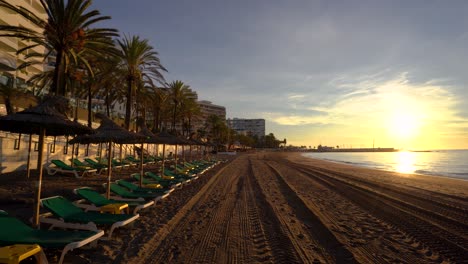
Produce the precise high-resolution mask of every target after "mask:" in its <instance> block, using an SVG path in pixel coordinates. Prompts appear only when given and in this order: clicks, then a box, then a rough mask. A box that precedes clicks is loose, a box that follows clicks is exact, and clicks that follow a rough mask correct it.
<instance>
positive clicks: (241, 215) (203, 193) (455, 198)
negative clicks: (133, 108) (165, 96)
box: [0, 152, 468, 263]
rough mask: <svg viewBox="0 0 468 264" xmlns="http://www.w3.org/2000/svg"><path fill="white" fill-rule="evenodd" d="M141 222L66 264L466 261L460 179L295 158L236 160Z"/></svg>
mask: <svg viewBox="0 0 468 264" xmlns="http://www.w3.org/2000/svg"><path fill="white" fill-rule="evenodd" d="M148 169H150V168H148ZM127 175H128V172H123V173H118V174H117V175H116V179H118V178H125V177H128V176H127ZM3 176H5V175H1V176H0V182H1V183H0V201H2V202H1V203H0V209H2V208H1V207H2V206H4V207H3V209H6V210H7V211H9V212H11V211H13V212H12V213H17V214H18V216H21V215H25V213H26V212H28V211H27V210H30V209H29V208H31V206H30V202H32V195H31V193H29V194H28V193H27V190H31V189H28V188H32V187H29V185H31V184H29V185H28V184H26V183H22V181H21V180H17V179H13V178H12V176H10V175H6V176H7V177H3ZM8 177H10V178H11V179H10V181H8V179H7V178H8ZM54 177H55V178H54ZM103 180H104V177H101V179H99V180H97V179H84V180H77V179H74V178H72V177H70V176H61V177H58V178H57V177H56V176H47V177H46V179H45V183H44V189H47V190H46V191H45V192H46V195H49V194H50V195H57V194H60V195H66V196H68V197H70V196H71V187H73V186H74V185H77V186H83V185H88V186H89V185H95V186H97V185H100V184H102V182H103ZM80 181H81V182H80ZM12 182H17V184H16V186H19V187H17V188H13V187H12V186H15V185H12ZM11 190H13V191H11ZM46 195H44V197H45V196H46ZM70 198H73V196H71V197H70ZM75 198H76V197H75ZM13 202H15V203H13ZM5 207H6V208H5ZM140 215H141V217H140V219H139V220H138V222H137V223H135V225H134V226H133V227H132V228H131V229H129V228H122V229H121V230H116V234H115V239H114V240H111V241H100V242H99V243H98V246H97V247H96V248H93V249H78V250H75V251H73V252H71V253H69V254H67V256H66V257H65V261H66V262H68V263H163V262H164V263H464V262H465V261H466V256H467V254H468V181H462V180H456V179H449V178H442V177H432V176H420V175H404V174H397V173H392V172H384V171H377V170H372V169H366V168H358V167H352V166H349V165H345V164H337V163H331V162H326V161H319V160H313V159H310V158H306V157H302V156H301V155H300V154H299V153H267V152H265V153H255V154H244V155H238V156H237V157H235V158H233V160H232V161H229V162H227V163H224V164H221V165H219V166H217V167H215V169H213V170H211V171H209V172H208V173H207V174H206V175H203V176H201V177H200V178H199V179H197V180H196V181H193V182H192V183H190V184H188V185H186V186H184V187H182V188H179V189H177V190H176V191H174V192H173V193H172V194H171V195H170V196H169V197H168V198H167V199H165V200H163V201H162V202H160V203H158V204H157V205H155V206H153V207H152V208H150V209H149V210H145V211H141V213H140ZM48 254H49V255H50V253H48Z"/></svg>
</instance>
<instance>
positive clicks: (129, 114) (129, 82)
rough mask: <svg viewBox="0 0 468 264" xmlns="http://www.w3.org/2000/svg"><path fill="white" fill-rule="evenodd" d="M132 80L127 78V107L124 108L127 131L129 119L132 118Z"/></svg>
mask: <svg viewBox="0 0 468 264" xmlns="http://www.w3.org/2000/svg"><path fill="white" fill-rule="evenodd" d="M132 84H133V81H132V78H131V77H129V78H128V79H127V85H128V88H127V105H126V106H125V128H126V129H127V130H128V129H130V119H131V117H132V101H133V96H132Z"/></svg>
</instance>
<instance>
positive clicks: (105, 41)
mask: <svg viewBox="0 0 468 264" xmlns="http://www.w3.org/2000/svg"><path fill="white" fill-rule="evenodd" d="M91 3H92V1H91V0H68V1H67V0H40V4H41V5H42V7H43V8H44V10H45V12H46V14H47V18H46V19H42V18H40V17H38V16H36V15H35V14H34V12H31V11H30V10H27V9H26V8H24V7H21V6H15V5H13V4H10V3H8V2H7V1H6V0H0V7H1V8H6V9H8V10H11V11H13V12H15V13H17V14H18V15H20V16H22V17H23V18H24V19H26V20H28V21H30V22H31V23H32V24H33V25H35V26H37V27H38V28H40V30H39V31H35V30H34V29H32V28H26V27H24V26H21V25H20V26H11V25H1V26H0V32H2V33H0V36H6V37H17V38H20V39H23V40H28V41H30V43H31V45H29V46H26V47H24V48H21V49H20V50H18V51H17V53H18V54H22V53H27V55H26V56H25V58H26V59H28V60H29V59H38V58H42V59H43V60H41V61H38V60H29V61H27V62H26V63H24V64H23V65H20V67H19V68H21V67H23V68H24V67H27V66H30V65H33V64H43V61H44V59H45V58H48V57H49V56H51V55H54V56H55V57H56V62H55V69H54V71H53V77H52V82H51V83H52V84H51V88H50V92H51V93H54V94H59V95H65V94H66V92H67V90H66V84H65V74H66V71H67V69H68V67H69V64H70V62H74V63H75V64H76V65H78V64H83V65H84V66H85V67H86V68H88V70H89V71H91V72H92V68H91V66H90V65H89V63H88V61H87V59H86V58H85V56H83V55H85V54H100V53H103V52H105V51H106V49H103V45H104V46H108V45H109V42H110V41H111V38H110V37H114V36H118V34H117V30H115V29H110V28H91V27H90V26H92V25H93V24H95V23H97V22H99V21H102V20H106V19H110V17H109V16H101V15H100V13H99V11H97V10H92V11H88V9H89V7H90V6H91ZM38 46H43V47H45V50H46V52H45V54H38V53H36V52H34V51H33V48H35V47H38Z"/></svg>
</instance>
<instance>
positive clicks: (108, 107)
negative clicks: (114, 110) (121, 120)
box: [106, 90, 110, 117]
mask: <svg viewBox="0 0 468 264" xmlns="http://www.w3.org/2000/svg"><path fill="white" fill-rule="evenodd" d="M106 113H107V116H108V117H110V98H109V90H107V92H106Z"/></svg>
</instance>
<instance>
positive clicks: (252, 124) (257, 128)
mask: <svg viewBox="0 0 468 264" xmlns="http://www.w3.org/2000/svg"><path fill="white" fill-rule="evenodd" d="M226 122H227V125H228V127H229V128H230V129H232V130H234V131H236V132H237V133H238V134H242V135H251V136H257V137H258V138H261V137H264V136H265V119H245V118H233V119H230V118H229V119H227V120H226Z"/></svg>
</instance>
